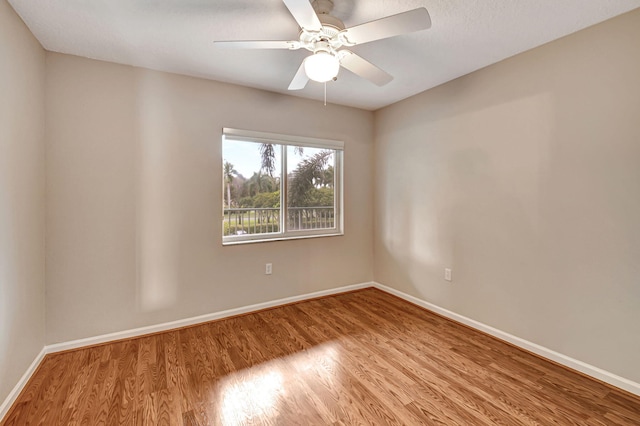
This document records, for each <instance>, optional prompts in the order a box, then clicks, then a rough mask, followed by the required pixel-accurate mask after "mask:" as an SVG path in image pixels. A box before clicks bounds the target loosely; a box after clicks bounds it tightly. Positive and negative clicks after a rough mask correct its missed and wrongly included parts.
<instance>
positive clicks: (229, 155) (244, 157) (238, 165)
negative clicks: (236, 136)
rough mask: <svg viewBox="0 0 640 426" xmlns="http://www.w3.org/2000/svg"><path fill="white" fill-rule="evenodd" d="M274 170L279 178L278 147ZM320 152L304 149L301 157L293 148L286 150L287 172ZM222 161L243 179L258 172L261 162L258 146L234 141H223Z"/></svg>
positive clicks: (252, 143) (314, 149) (254, 143)
mask: <svg viewBox="0 0 640 426" xmlns="http://www.w3.org/2000/svg"><path fill="white" fill-rule="evenodd" d="M275 151H276V169H275V172H274V173H273V175H274V177H278V176H280V168H281V155H280V149H279V146H275ZM320 151H322V149H318V148H305V149H304V152H303V155H299V154H296V153H295V151H294V147H293V146H289V147H288V150H287V170H288V171H289V172H291V171H292V170H294V169H295V168H296V167H297V166H298V164H299V163H300V161H301V160H302V159H304V158H306V157H309V156H311V155H314V154H316V153H317V152H320ZM222 157H223V161H228V162H229V163H231V164H233V167H234V168H235V169H236V170H237V171H238V173H239V174H241V175H242V176H244V177H245V178H247V179H248V178H250V177H251V176H252V175H253V173H256V172H258V171H260V167H261V165H262V161H261V159H260V144H259V143H256V142H241V141H236V140H231V141H225V142H224V143H223V145H222Z"/></svg>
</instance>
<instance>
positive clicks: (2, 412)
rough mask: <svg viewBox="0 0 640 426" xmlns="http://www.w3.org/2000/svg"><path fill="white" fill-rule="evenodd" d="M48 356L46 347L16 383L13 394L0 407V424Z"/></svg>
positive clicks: (10, 393)
mask: <svg viewBox="0 0 640 426" xmlns="http://www.w3.org/2000/svg"><path fill="white" fill-rule="evenodd" d="M46 354H47V347H46V346H45V347H44V348H42V350H41V351H40V353H39V354H38V355H36V357H35V358H34V360H33V362H32V363H31V365H30V366H29V368H27V371H25V372H24V374H23V375H22V377H20V380H18V383H16V385H15V386H14V387H13V389H12V390H11V392H9V395H7V397H6V398H5V400H4V401H3V402H2V405H0V422H2V419H4V416H6V415H7V413H8V412H9V409H11V406H12V405H13V403H14V402H15V401H16V399H18V396H20V392H22V389H24V387H25V386H26V384H27V382H29V379H30V378H31V376H33V373H35V371H36V370H37V369H38V367H39V366H40V363H41V362H42V360H43V359H44V356H45V355H46Z"/></svg>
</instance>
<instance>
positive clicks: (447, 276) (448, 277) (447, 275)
mask: <svg viewBox="0 0 640 426" xmlns="http://www.w3.org/2000/svg"><path fill="white" fill-rule="evenodd" d="M444 279H445V280H447V281H451V269H449V268H444Z"/></svg>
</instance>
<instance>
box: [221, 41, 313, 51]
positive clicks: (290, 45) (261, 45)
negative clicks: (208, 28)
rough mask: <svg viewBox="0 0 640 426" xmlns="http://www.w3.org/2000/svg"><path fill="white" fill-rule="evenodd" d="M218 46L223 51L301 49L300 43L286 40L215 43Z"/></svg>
mask: <svg viewBox="0 0 640 426" xmlns="http://www.w3.org/2000/svg"><path fill="white" fill-rule="evenodd" d="M213 43H214V44H215V45H216V46H218V47H220V48H222V49H289V50H296V49H300V42H299V41H284V40H275V41H272V40H233V41H214V42H213Z"/></svg>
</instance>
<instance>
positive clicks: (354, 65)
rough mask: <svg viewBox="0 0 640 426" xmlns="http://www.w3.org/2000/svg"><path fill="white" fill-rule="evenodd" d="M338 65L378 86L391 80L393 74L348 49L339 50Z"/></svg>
mask: <svg viewBox="0 0 640 426" xmlns="http://www.w3.org/2000/svg"><path fill="white" fill-rule="evenodd" d="M340 65H342V66H343V67H345V68H346V69H348V70H349V71H351V72H352V73H354V74H356V75H359V76H360V77H362V78H366V79H367V80H369V81H370V82H372V83H374V84H376V85H378V86H384V85H385V84H387V83H389V82H390V81H391V80H393V76H391V75H390V74H388V73H387V72H385V71H383V70H381V69H380V68H378V67H377V66H375V65H373V64H372V63H371V62H369V61H367V60H366V59H363V58H362V57H360V56H358V55H356V54H355V53H353V52H351V51H349V50H341V51H340Z"/></svg>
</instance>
